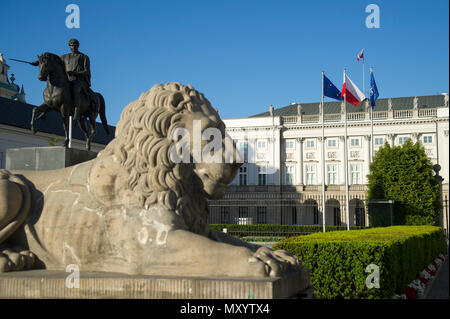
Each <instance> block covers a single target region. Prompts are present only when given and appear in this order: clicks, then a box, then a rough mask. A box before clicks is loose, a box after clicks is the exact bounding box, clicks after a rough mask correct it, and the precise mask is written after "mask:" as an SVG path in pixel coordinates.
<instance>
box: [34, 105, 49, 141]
mask: <svg viewBox="0 0 450 319" xmlns="http://www.w3.org/2000/svg"><path fill="white" fill-rule="evenodd" d="M49 109H50V107H49V106H48V105H47V104H45V103H44V104H41V105H39V106H37V107H34V108H33V112H32V113H31V123H30V124H31V132H32V133H33V134H36V132H37V131H36V128H35V127H34V124H35V122H36V120H39V119H40V118H42V116H43V115H42V114H45V113H46V112H47V111H48V110H49ZM36 112H41V114H40V115H39V116H38V117H37V118H36Z"/></svg>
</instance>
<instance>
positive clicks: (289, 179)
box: [285, 166, 294, 185]
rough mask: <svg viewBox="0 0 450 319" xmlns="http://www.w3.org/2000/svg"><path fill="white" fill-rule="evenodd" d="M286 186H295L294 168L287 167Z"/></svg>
mask: <svg viewBox="0 0 450 319" xmlns="http://www.w3.org/2000/svg"><path fill="white" fill-rule="evenodd" d="M285 183H286V185H294V166H286V180H285Z"/></svg>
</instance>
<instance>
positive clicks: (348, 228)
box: [344, 68, 350, 230]
mask: <svg viewBox="0 0 450 319" xmlns="http://www.w3.org/2000/svg"><path fill="white" fill-rule="evenodd" d="M344 83H345V68H344ZM346 92H347V86H346V87H345V91H344V123H345V125H344V126H345V134H344V162H345V163H344V168H345V170H344V172H345V210H346V215H347V216H346V217H347V230H350V211H349V199H348V196H349V194H348V154H347V147H348V145H347V93H346Z"/></svg>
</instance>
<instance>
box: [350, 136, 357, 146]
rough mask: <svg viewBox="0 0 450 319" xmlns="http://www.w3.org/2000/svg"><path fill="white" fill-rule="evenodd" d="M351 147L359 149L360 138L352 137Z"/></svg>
mask: <svg viewBox="0 0 450 319" xmlns="http://www.w3.org/2000/svg"><path fill="white" fill-rule="evenodd" d="M350 145H351V146H353V147H358V146H359V137H352V138H351V139H350Z"/></svg>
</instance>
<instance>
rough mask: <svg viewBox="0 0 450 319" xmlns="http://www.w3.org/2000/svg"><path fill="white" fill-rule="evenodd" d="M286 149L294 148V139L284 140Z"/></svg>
mask: <svg viewBox="0 0 450 319" xmlns="http://www.w3.org/2000/svg"><path fill="white" fill-rule="evenodd" d="M286 149H287V150H294V149H295V142H294V140H286Z"/></svg>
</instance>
